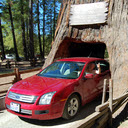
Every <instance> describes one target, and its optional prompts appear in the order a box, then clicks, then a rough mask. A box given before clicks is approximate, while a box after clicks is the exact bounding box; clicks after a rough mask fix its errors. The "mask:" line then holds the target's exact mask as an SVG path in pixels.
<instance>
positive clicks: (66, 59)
mask: <svg viewBox="0 0 128 128" xmlns="http://www.w3.org/2000/svg"><path fill="white" fill-rule="evenodd" d="M96 60H104V59H101V58H93V57H72V58H63V59H59V60H57V61H74V62H91V61H96Z"/></svg>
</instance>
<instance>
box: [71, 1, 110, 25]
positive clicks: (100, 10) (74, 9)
mask: <svg viewBox="0 0 128 128" xmlns="http://www.w3.org/2000/svg"><path fill="white" fill-rule="evenodd" d="M107 6H108V3H106V2H96V3H90V4H79V5H71V10H70V18H69V24H70V25H90V24H100V23H105V22H106V17H107V15H108V14H107V12H108V8H107Z"/></svg>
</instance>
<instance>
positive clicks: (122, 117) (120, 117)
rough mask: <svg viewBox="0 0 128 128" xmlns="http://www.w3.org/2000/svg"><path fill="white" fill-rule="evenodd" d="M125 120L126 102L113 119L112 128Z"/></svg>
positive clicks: (127, 105)
mask: <svg viewBox="0 0 128 128" xmlns="http://www.w3.org/2000/svg"><path fill="white" fill-rule="evenodd" d="M126 120H128V103H127V104H126V105H125V107H124V109H123V110H122V112H121V113H120V114H119V115H118V116H117V117H116V118H115V119H113V128H117V127H118V126H120V124H121V123H122V122H124V121H126Z"/></svg>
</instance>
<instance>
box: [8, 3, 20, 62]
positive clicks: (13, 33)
mask: <svg viewBox="0 0 128 128" xmlns="http://www.w3.org/2000/svg"><path fill="white" fill-rule="evenodd" d="M8 6H9V15H10V21H11V28H12V36H13V43H14V50H15V54H16V60H17V61H19V55H18V50H17V44H16V38H15V31H14V25H13V18H12V11H11V2H9V3H8Z"/></svg>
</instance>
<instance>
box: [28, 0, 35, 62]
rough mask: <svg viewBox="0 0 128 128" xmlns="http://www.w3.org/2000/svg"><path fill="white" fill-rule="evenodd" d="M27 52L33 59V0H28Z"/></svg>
mask: <svg viewBox="0 0 128 128" xmlns="http://www.w3.org/2000/svg"><path fill="white" fill-rule="evenodd" d="M29 48H30V49H29V52H30V59H31V60H32V59H34V39H33V0H29Z"/></svg>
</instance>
